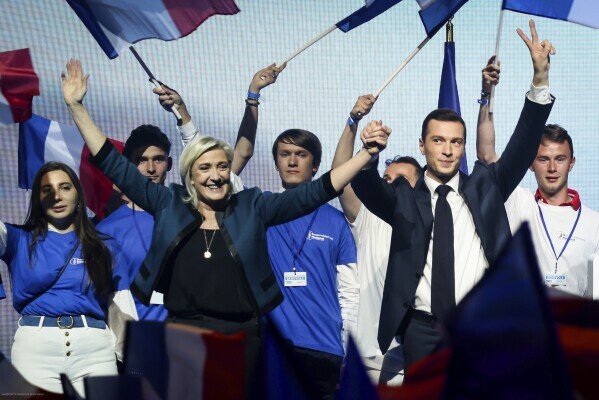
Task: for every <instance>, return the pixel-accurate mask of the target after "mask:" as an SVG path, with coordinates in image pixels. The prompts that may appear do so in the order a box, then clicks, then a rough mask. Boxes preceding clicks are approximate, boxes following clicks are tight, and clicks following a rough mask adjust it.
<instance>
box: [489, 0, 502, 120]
mask: <svg viewBox="0 0 599 400" xmlns="http://www.w3.org/2000/svg"><path fill="white" fill-rule="evenodd" d="M503 12H504V10H503V9H502V10H501V13H499V24H498V26H497V38H496V39H495V61H494V62H493V64H495V65H498V64H499V40H500V39H501V30H502V29H503ZM494 99H495V86H493V87H491V98H490V99H489V114H493V103H495V101H494Z"/></svg>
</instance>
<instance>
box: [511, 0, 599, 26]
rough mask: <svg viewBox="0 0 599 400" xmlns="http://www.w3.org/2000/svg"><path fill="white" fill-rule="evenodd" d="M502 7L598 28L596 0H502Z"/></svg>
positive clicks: (598, 14)
mask: <svg viewBox="0 0 599 400" xmlns="http://www.w3.org/2000/svg"><path fill="white" fill-rule="evenodd" d="M502 8H503V9H504V10H511V11H517V12H521V13H524V14H532V15H538V16H540V17H547V18H553V19H560V20H562V21H569V22H574V23H575V24H580V25H585V26H590V27H591V28H595V29H597V28H599V2H598V1H597V0H504V1H503V6H502Z"/></svg>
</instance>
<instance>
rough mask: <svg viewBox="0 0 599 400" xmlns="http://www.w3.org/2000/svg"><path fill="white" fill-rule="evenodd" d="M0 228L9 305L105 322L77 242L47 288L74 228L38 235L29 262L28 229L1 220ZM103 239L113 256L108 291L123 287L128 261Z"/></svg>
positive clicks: (72, 238)
mask: <svg viewBox="0 0 599 400" xmlns="http://www.w3.org/2000/svg"><path fill="white" fill-rule="evenodd" d="M6 228H7V243H6V251H5V252H4V255H3V256H2V257H1V258H2V260H3V261H4V262H5V263H6V264H7V265H8V270H9V271H10V276H11V280H12V292H13V305H14V308H15V310H17V312H19V313H20V314H23V315H43V316H47V317H57V316H61V315H87V316H91V317H94V318H97V319H102V320H106V312H107V309H106V307H107V304H106V299H102V298H101V297H100V296H97V295H96V293H95V289H94V285H93V283H91V281H89V275H88V274H87V270H86V269H85V264H84V262H83V256H82V254H81V245H80V244H79V245H78V246H77V250H76V251H75V253H74V254H73V256H72V257H71V258H70V259H69V260H68V265H67V267H66V269H65V270H64V273H63V274H62V276H61V277H60V279H59V280H58V281H57V282H56V283H55V284H54V285H53V286H52V287H51V288H49V286H50V285H51V284H52V282H53V281H54V280H55V279H56V276H58V274H59V272H60V270H61V269H62V267H63V265H64V264H65V262H66V261H67V257H68V256H69V255H70V254H71V251H72V250H73V248H74V247H75V244H76V243H77V237H76V235H75V231H71V232H68V233H58V232H52V231H48V233H47V234H46V236H45V237H40V238H38V242H37V245H36V249H35V252H34V257H32V260H31V261H30V259H29V243H30V242H31V234H32V233H31V232H27V231H25V230H24V229H22V228H21V227H18V226H16V225H12V224H6ZM104 243H105V244H106V245H107V246H108V248H109V249H110V251H111V253H112V257H113V269H112V277H113V288H112V289H113V291H119V290H125V289H128V288H129V286H128V283H127V279H126V272H127V269H128V265H127V264H126V260H125V259H124V258H123V257H122V252H121V249H120V246H119V245H118V243H116V242H115V241H114V240H106V241H105V242H104ZM88 281H89V282H88Z"/></svg>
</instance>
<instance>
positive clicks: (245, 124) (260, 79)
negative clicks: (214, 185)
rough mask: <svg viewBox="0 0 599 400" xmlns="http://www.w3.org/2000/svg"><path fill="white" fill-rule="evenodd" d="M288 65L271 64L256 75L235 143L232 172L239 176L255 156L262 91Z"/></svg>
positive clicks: (251, 84) (274, 80)
mask: <svg viewBox="0 0 599 400" xmlns="http://www.w3.org/2000/svg"><path fill="white" fill-rule="evenodd" d="M286 66H287V64H286V63H285V64H283V65H281V66H280V67H277V66H276V64H271V65H269V66H268V67H266V68H263V69H261V70H260V71H258V72H256V73H255V74H254V77H253V78H252V82H251V83H250V86H249V88H248V98H247V100H246V101H245V111H244V113H243V119H242V120H241V125H239V131H238V132H237V140H236V142H235V155H234V157H233V164H232V165H231V170H232V171H233V172H234V173H236V174H237V175H239V174H241V172H242V171H243V169H244V168H245V166H246V165H247V163H248V162H249V161H250V158H252V156H253V155H254V143H255V142H256V130H257V128H258V105H259V104H260V101H259V98H260V91H261V90H262V89H264V88H265V87H267V86H268V85H271V84H273V83H275V82H276V80H277V77H278V76H279V74H280V73H281V72H282V71H283V70H284V69H285V67H286Z"/></svg>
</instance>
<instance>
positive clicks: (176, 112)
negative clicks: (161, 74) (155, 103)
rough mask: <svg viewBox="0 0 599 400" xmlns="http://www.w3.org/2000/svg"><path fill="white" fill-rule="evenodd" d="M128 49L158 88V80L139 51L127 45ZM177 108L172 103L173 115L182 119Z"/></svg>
mask: <svg viewBox="0 0 599 400" xmlns="http://www.w3.org/2000/svg"><path fill="white" fill-rule="evenodd" d="M129 50H131V53H133V55H134V56H135V59H137V61H138V62H139V64H140V65H141V67H142V68H143V69H144V71H146V74H148V78H150V82H152V83H153V84H154V86H155V87H157V88H160V87H161V85H160V83H159V82H158V80H156V78H155V77H154V74H153V73H152V71H150V69H149V68H148V66H147V65H146V63H145V62H144V60H142V58H141V57H140V55H139V53H137V51H136V50H135V48H134V47H133V46H129ZM177 108H178V106H177V105H176V104H173V106H172V107H171V110H172V112H173V114H175V117H177V119H178V120H181V119H182V118H181V114H180V113H179V111H178V110H177Z"/></svg>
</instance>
